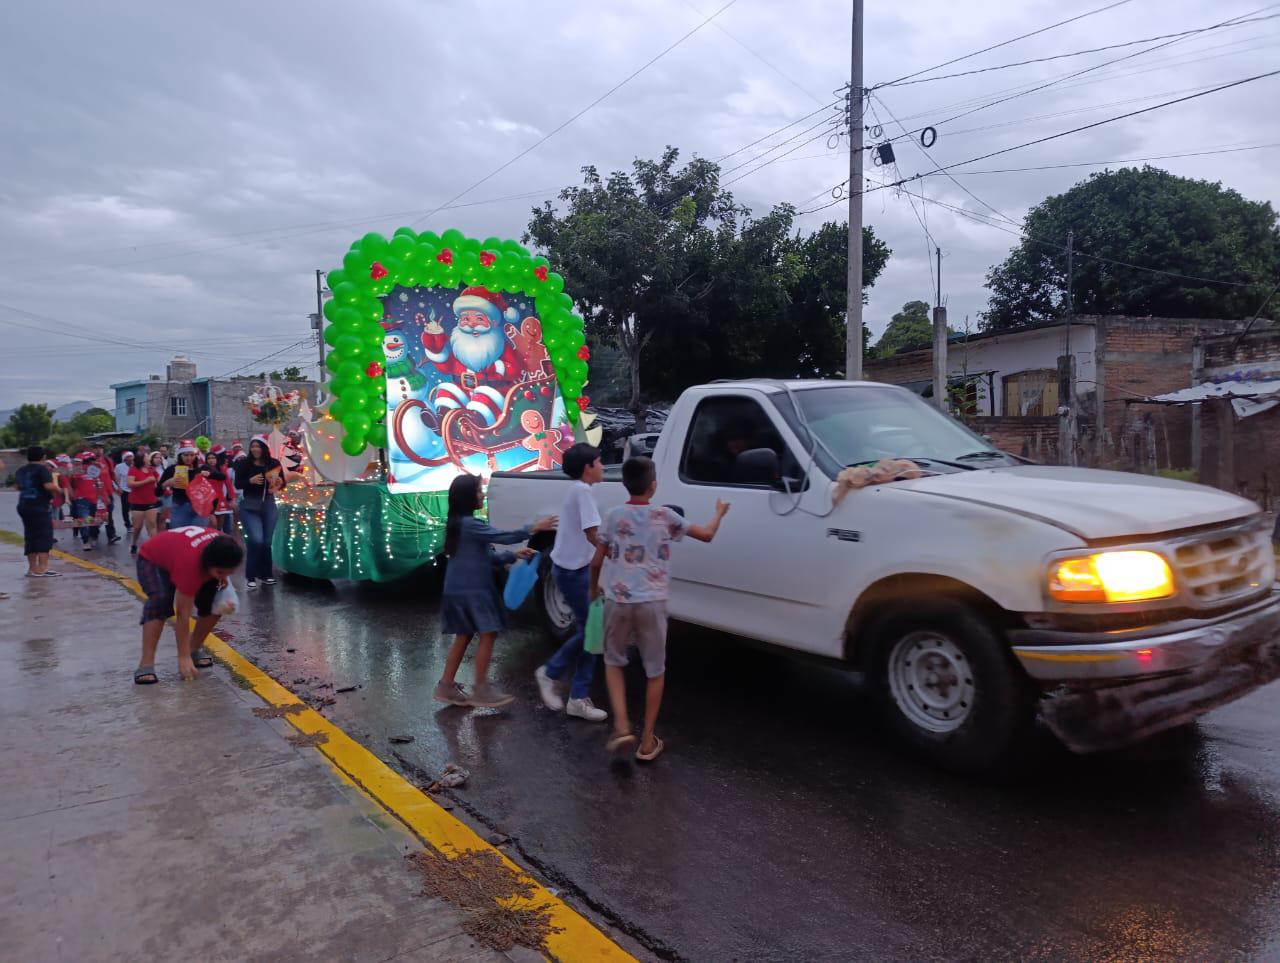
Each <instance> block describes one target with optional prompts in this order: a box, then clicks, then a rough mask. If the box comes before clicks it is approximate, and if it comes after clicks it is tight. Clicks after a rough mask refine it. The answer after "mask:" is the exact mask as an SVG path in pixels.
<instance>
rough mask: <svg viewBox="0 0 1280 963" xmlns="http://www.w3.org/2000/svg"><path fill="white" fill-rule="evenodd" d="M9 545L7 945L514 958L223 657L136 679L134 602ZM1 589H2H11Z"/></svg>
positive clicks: (1, 730)
mask: <svg viewBox="0 0 1280 963" xmlns="http://www.w3.org/2000/svg"><path fill="white" fill-rule="evenodd" d="M52 567H53V568H56V569H58V570H60V571H62V572H63V577H62V578H56V579H27V578H24V577H23V575H22V573H23V572H24V571H25V564H24V563H23V561H22V556H21V550H20V549H19V548H16V547H14V546H13V545H11V544H0V787H3V788H2V791H0V853H3V854H4V859H3V864H2V865H0V940H2V942H3V946H4V949H3V951H2V954H3V956H4V957H5V958H6V959H12V960H24V961H27V960H30V961H42V960H62V959H67V960H74V959H83V960H140V959H151V960H180V959H181V960H200V961H212V960H273V961H274V960H459V961H470V960H510V959H520V960H529V959H536V958H538V957H537V954H534V953H531V952H528V951H522V950H519V949H517V950H516V951H513V952H512V953H511V954H501V953H494V952H492V951H490V950H488V949H484V948H481V947H479V946H477V945H475V944H474V943H473V941H472V940H471V939H470V937H468V936H467V935H466V934H465V933H464V932H463V930H462V925H461V924H462V916H461V914H460V913H459V912H458V911H456V910H454V909H453V907H451V906H450V905H448V904H445V903H442V902H439V901H431V900H426V899H423V898H421V897H419V896H418V895H417V892H418V888H419V884H418V880H417V879H416V877H415V876H414V875H413V874H412V873H411V872H410V868H409V866H408V865H407V861H406V860H405V859H404V858H403V857H404V855H405V854H406V853H408V852H411V851H415V850H417V849H418V848H420V847H419V846H418V843H417V841H416V840H415V839H414V838H413V837H412V836H411V835H410V834H409V833H408V832H407V831H406V830H404V828H403V827H402V826H401V825H400V824H399V823H398V822H397V821H396V820H394V819H392V818H390V817H389V816H388V815H387V814H386V813H385V812H384V810H382V809H381V808H380V807H378V806H377V805H375V804H374V803H373V802H372V801H371V800H369V799H368V798H367V797H365V796H364V795H363V794H362V793H361V792H360V791H359V790H357V789H355V788H354V787H353V786H351V785H350V784H349V783H345V780H343V779H342V777H341V776H340V774H339V773H337V772H336V770H334V769H333V768H332V767H331V766H330V765H329V764H328V763H327V762H326V761H325V759H324V757H323V756H321V755H320V754H319V753H318V752H316V751H315V750H314V749H305V748H303V749H299V748H294V747H292V746H291V745H290V744H289V743H288V742H287V741H286V739H285V736H286V735H287V734H291V733H294V730H293V729H292V728H291V727H289V726H288V725H287V724H286V723H285V722H284V721H283V720H265V719H259V718H257V717H255V716H254V714H253V712H252V709H253V708H254V707H257V706H261V705H262V702H261V701H260V700H259V699H258V698H257V696H255V695H253V694H252V693H249V692H245V691H242V690H241V689H240V688H238V687H237V686H236V685H235V684H234V683H233V682H232V680H231V677H230V675H229V673H228V672H227V671H226V670H225V669H223V668H221V667H215V668H214V669H211V670H204V671H203V672H201V676H200V679H199V680H198V681H196V682H194V683H188V684H183V683H182V682H180V681H179V680H178V677H177V665H176V657H175V655H174V643H173V635H172V631H171V630H170V629H166V633H165V638H164V640H163V642H162V643H161V648H160V653H161V654H160V657H159V658H158V659H157V669H158V671H159V674H160V678H161V682H160V684H159V685H154V686H135V685H133V684H132V681H131V674H132V670H133V667H134V665H135V664H136V662H137V657H138V639H139V633H138V625H137V622H138V614H139V611H140V603H139V602H138V601H137V599H135V598H134V597H133V596H132V595H130V594H129V593H128V592H126V591H124V590H123V589H122V588H121V586H120V585H119V584H117V583H115V582H113V581H111V580H109V579H107V578H105V577H103V576H101V575H97V574H94V573H93V572H90V571H85V570H83V569H80V568H77V567H75V566H73V565H71V564H67V563H65V562H61V561H59V560H57V559H55V560H54V563H53V566H52ZM5 594H7V597H4V595H5Z"/></svg>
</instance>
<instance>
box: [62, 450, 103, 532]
mask: <svg viewBox="0 0 1280 963" xmlns="http://www.w3.org/2000/svg"><path fill="white" fill-rule="evenodd" d="M77 460H78V461H79V466H78V467H77V469H76V471H75V473H74V474H73V475H72V476H71V517H72V518H74V519H77V520H82V519H89V520H92V519H93V518H94V516H95V515H97V513H98V509H99V507H100V506H101V505H103V504H107V505H109V504H110V502H104V498H109V497H110V496H108V495H106V494H105V491H106V490H105V489H104V487H103V481H102V477H103V468H102V466H100V465H99V464H98V459H97V456H96V455H94V453H93V452H91V451H85V452H81V453H80V454H79V455H78V456H77ZM110 471H111V470H110V468H108V469H106V473H107V474H110ZM79 531H80V541H81V542H82V543H83V544H84V550H85V551H86V552H89V551H92V550H93V549H94V547H95V546H96V545H97V544H98V536H99V531H98V526H97V525H94V524H91V523H88V522H85V521H81V524H80V526H79Z"/></svg>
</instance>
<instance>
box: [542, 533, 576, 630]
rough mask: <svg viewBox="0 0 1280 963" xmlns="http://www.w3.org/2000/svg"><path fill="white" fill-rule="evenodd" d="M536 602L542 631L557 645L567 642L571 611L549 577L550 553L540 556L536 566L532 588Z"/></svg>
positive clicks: (571, 625)
mask: <svg viewBox="0 0 1280 963" xmlns="http://www.w3.org/2000/svg"><path fill="white" fill-rule="evenodd" d="M534 594H535V595H536V596H537V600H538V614H539V616H540V617H541V619H542V628H543V631H545V632H546V633H547V635H549V636H550V637H551V638H552V639H554V640H555V642H556V643H557V644H559V643H561V642H567V641H568V640H569V636H571V635H572V634H573V610H572V609H571V608H569V603H568V602H566V601H565V598H564V596H563V595H561V594H560V589H558V588H557V587H556V581H555V579H554V578H552V577H551V558H550V553H546V554H544V555H543V556H542V563H541V565H539V566H538V584H537V586H535V587H534Z"/></svg>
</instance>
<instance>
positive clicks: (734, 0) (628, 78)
mask: <svg viewBox="0 0 1280 963" xmlns="http://www.w3.org/2000/svg"><path fill="white" fill-rule="evenodd" d="M737 2H738V0H729V2H728V3H726V4H724V5H723V6H722V7H720V9H718V10H717V11H716V12H715V13H713V14H711V16H709V17H707V18H706V19H705V20H703V21H702V22H701V23H699V24H698V25H697V26H696V27H694V28H693V29H692V30H690V31H688V32H687V33H685V34H684V35H683V36H681V37H680V38H679V39H678V40H676V41H675V42H674V43H672V44H671V45H669V46H668V47H666V48H665V49H663V50H662V51H661V52H660V53H658V54H657V55H656V56H654V57H652V58H651V59H649V60H648V61H646V62H645V63H644V64H642V65H641V66H640V67H638V68H637V69H636V70H634V71H632V72H631V73H630V74H628V75H627V76H626V77H624V78H623V79H622V80H620V81H619V82H618V83H616V84H614V85H613V86H612V87H610V88H609V89H608V90H606V91H605V92H604V93H603V94H601V95H600V96H599V97H597V98H596V99H595V100H593V101H591V103H589V104H587V106H585V107H583V108H582V109H581V110H580V111H578V112H577V113H576V114H574V115H573V116H572V117H570V118H569V119H568V120H566V121H564V122H563V123H562V124H560V125H559V126H558V127H554V128H552V129H551V130H550V131H549V132H548V133H546V134H544V135H543V136H542V137H540V138H538V139H537V140H536V141H534V142H533V143H532V144H530V145H529V146H528V147H526V148H525V149H524V150H522V151H520V152H519V153H518V154H516V155H515V156H514V157H512V158H511V159H510V160H508V161H505V162H504V163H502V164H499V165H498V166H497V167H495V168H494V169H493V170H491V171H490V172H489V173H488V174H485V175H484V177H482V178H480V179H479V180H478V181H476V182H475V183H473V184H471V185H470V186H469V187H467V188H465V189H463V190H462V191H459V192H458V193H457V194H455V195H454V196H453V197H451V198H449V199H448V200H447V201H445V202H444V204H441V205H440V206H439V207H437V208H435V209H433V210H430V211H428V212H427V213H426V214H424V215H422V216H421V217H419V218H418V219H417V220H416V221H414V222H413V226H414V227H417V226H418V225H419V224H421V223H422V222H423V221H425V220H426V219H427V218H429V217H430V216H431V215H432V214H435V213H437V212H438V211H440V210H441V209H443V208H444V207H446V206H447V205H449V204H452V203H453V202H454V201H457V200H459V199H461V198H463V197H465V196H466V195H468V194H470V193H471V192H472V191H473V190H475V189H476V188H477V187H479V186H480V185H481V184H483V183H485V182H486V181H489V180H491V179H492V178H494V177H496V176H497V175H498V174H501V173H502V172H503V171H504V170H506V169H507V168H508V167H510V166H511V165H512V164H514V163H516V161H518V160H520V159H521V158H523V157H526V156H527V155H529V154H530V153H532V152H533V151H535V150H536V149H537V148H539V147H541V146H542V145H543V144H545V143H546V142H547V141H549V140H550V139H551V138H552V137H554V136H555V135H556V134H558V133H560V131H562V130H564V129H565V128H566V127H568V126H569V125H570V124H572V123H573V122H574V121H575V120H577V119H578V118H579V117H581V116H582V115H583V114H585V113H587V111H589V110H591V109H592V108H593V107H595V106H596V105H597V104H599V103H601V102H602V101H604V100H605V99H606V98H608V97H609V96H610V95H612V94H614V93H616V92H617V91H619V90H621V89H622V88H623V87H625V86H626V85H627V84H628V83H630V82H631V81H632V80H634V79H635V78H636V77H638V76H640V74H642V73H644V72H645V71H646V70H648V69H649V68H650V67H652V66H653V65H654V64H656V63H657V62H658V61H659V60H661V59H662V58H663V57H665V56H666V55H667V54H669V53H670V52H671V51H673V50H675V49H676V47H678V46H680V45H681V44H682V43H684V42H685V41H686V40H688V39H689V38H690V37H692V36H693V35H694V34H695V33H697V32H698V31H699V30H701V29H702V28H703V27H705V26H706V25H707V24H709V23H710V22H711V21H712V20H714V19H715V18H716V17H718V16H720V14H722V13H724V12H725V11H726V10H728V9H729V8H730V7H732V6H733V5H734V4H735V3H737Z"/></svg>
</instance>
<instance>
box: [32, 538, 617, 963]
mask: <svg viewBox="0 0 1280 963" xmlns="http://www.w3.org/2000/svg"><path fill="white" fill-rule="evenodd" d="M51 554H53V555H56V556H57V557H58V558H60V559H62V560H63V561H66V562H70V563H71V564H72V565H76V566H79V567H80V568H83V569H87V570H89V571H90V572H94V573H96V574H98V575H102V576H105V577H106V578H109V579H111V580H113V581H115V582H119V583H120V584H121V585H123V586H124V587H125V588H127V589H128V590H129V591H131V592H132V593H133V594H134V595H136V596H138V598H145V597H146V593H145V592H143V591H142V587H141V586H140V585H138V583H137V582H136V581H135V580H134V579H131V578H129V577H128V576H126V575H121V574H120V573H119V572H113V571H112V570H111V569H109V568H104V567H103V566H101V565H95V564H94V563H93V562H90V561H87V560H86V559H82V558H77V557H76V556H74V555H69V554H67V553H66V552H62V551H58V550H57V549H55V550H54V551H53V552H52V553H51ZM206 644H207V646H208V648H209V651H210V652H212V653H213V654H214V656H216V657H217V658H218V659H219V660H221V661H222V662H223V663H225V664H226V666H227V667H228V668H229V669H230V670H231V671H232V672H234V673H235V674H236V675H238V676H241V677H242V678H243V679H244V680H245V682H246V683H247V684H248V686H249V688H250V689H252V690H253V692H254V693H255V694H256V695H257V696H258V697H259V698H261V699H262V700H263V701H264V702H266V703H268V704H269V705H273V706H287V705H296V704H299V703H300V702H301V701H302V700H301V699H299V698H298V696H296V695H294V694H293V693H292V692H290V691H289V690H288V689H286V688H285V687H284V686H282V685H281V684H280V683H278V682H276V680H275V679H273V678H271V677H270V676H269V675H267V674H266V673H265V672H263V671H262V670H261V669H259V668H258V667H257V666H256V665H254V664H253V663H252V662H250V661H249V660H248V659H246V658H245V657H244V656H242V655H241V654H240V653H239V652H237V651H236V650H235V649H233V648H232V647H231V646H230V645H228V644H227V643H226V642H224V641H223V640H222V639H220V638H218V637H217V636H216V635H210V636H209V638H208V641H207V643H206ZM284 718H286V719H287V720H288V721H289V723H290V724H291V725H293V726H294V727H295V728H296V729H298V730H300V731H301V732H305V733H312V732H323V733H324V734H325V735H326V736H327V737H328V741H327V742H325V743H324V744H323V745H319V746H316V747H315V748H316V749H317V751H319V752H320V753H321V754H322V755H324V756H325V758H326V759H328V760H329V762H330V763H331V764H332V765H333V766H334V767H335V768H336V769H337V770H338V771H339V772H340V773H342V774H343V775H344V776H346V777H347V778H348V779H350V780H351V782H353V783H354V784H355V785H356V786H357V787H359V788H360V789H361V790H362V791H364V792H365V793H366V794H367V795H368V796H369V797H370V798H371V799H373V800H374V801H375V802H377V803H378V805H380V806H382V808H383V809H385V810H386V811H387V812H389V813H390V814H391V815H392V816H395V817H396V818H397V819H399V820H400V821H401V822H402V823H404V824H405V826H407V827H408V828H409V831H410V832H412V833H413V834H414V835H415V836H417V837H418V838H419V839H421V840H422V841H423V842H425V843H427V844H428V845H431V846H434V847H435V848H436V849H439V850H441V851H442V852H445V853H449V852H459V853H460V852H466V851H467V850H489V851H491V852H496V853H497V854H498V856H499V857H500V858H501V859H502V861H503V862H504V863H505V864H506V865H507V866H508V867H509V868H510V869H512V870H514V871H515V872H516V873H517V874H518V875H519V876H520V878H521V880H523V881H526V882H528V883H530V884H531V885H532V886H533V887H534V895H533V896H531V897H528V898H514V899H510V900H503V901H502V902H503V904H504V905H507V906H512V907H516V908H523V907H528V908H530V909H534V908H540V909H545V910H547V912H548V914H549V916H550V918H551V925H552V926H554V927H558V928H559V929H560V930H561V932H559V933H555V934H553V935H552V936H549V937H547V950H548V951H549V952H550V954H551V955H552V957H553V958H555V959H557V960H563V961H565V963H575V961H579V960H583V961H612V960H618V961H621V960H632V961H634V959H635V957H633V956H631V954H629V953H627V952H626V951H625V950H623V949H622V947H620V946H618V945H617V944H616V943H614V942H613V941H612V940H610V939H609V938H608V937H607V936H605V935H604V934H603V933H601V932H600V930H598V929H596V927H595V926H593V925H592V924H591V923H590V922H589V921H588V920H587V919H586V918H585V917H583V916H581V915H580V914H579V913H578V912H576V911H575V910H574V909H572V908H571V907H570V906H569V905H568V904H567V903H565V902H564V901H563V900H561V899H559V898H558V897H556V896H553V895H552V894H551V893H549V892H548V891H547V890H546V889H545V888H544V887H543V886H542V885H541V884H540V883H538V881H537V880H535V879H533V878H532V877H531V876H529V874H528V873H526V872H525V871H524V870H523V869H521V868H520V867H519V866H517V865H516V864H515V863H513V862H512V861H511V860H510V859H508V858H507V856H506V854H505V853H503V852H502V851H501V850H498V849H495V848H494V847H493V846H490V845H489V844H488V843H487V842H485V841H484V840H483V839H482V838H480V836H478V835H477V834H476V833H475V832H474V831H473V830H472V829H471V828H470V827H469V826H467V825H466V824H465V823H463V822H462V821H460V820H459V819H458V818H457V817H455V816H453V815H452V814H450V813H449V812H447V811H446V810H445V809H443V808H441V807H440V805H439V804H437V803H436V802H435V800H433V799H432V798H431V797H430V796H428V795H427V794H426V793H424V792H423V791H422V790H420V789H418V788H417V787H416V786H414V785H413V784H411V783H409V782H408V781H406V780H405V779H404V777H403V776H401V775H400V774H399V773H398V772H396V771H395V770H394V769H392V768H391V767H389V766H388V765H387V764H386V763H384V762H383V761H382V760H381V759H379V758H378V757H377V756H375V755H374V754H373V753H371V752H370V751H369V750H368V749H366V748H365V747H364V746H362V745H360V744H359V743H358V742H356V741H355V740H354V739H352V738H351V737H350V736H349V735H347V734H346V733H345V732H343V731H342V730H341V729H339V728H338V727H337V726H335V725H334V724H333V723H332V722H330V721H329V720H328V719H326V718H325V717H324V716H322V715H320V713H318V712H316V711H315V710H314V709H312V708H310V707H308V708H305V709H303V710H302V711H301V712H296V713H292V714H290V715H288V716H285V717H284Z"/></svg>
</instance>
